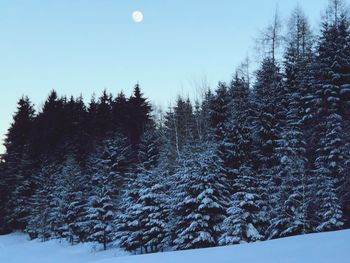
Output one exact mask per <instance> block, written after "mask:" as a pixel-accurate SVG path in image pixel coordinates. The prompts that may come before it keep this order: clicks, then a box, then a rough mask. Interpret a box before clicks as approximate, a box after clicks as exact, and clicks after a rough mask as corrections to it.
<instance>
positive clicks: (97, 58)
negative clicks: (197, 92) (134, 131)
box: [0, 0, 327, 152]
mask: <svg viewBox="0 0 350 263" xmlns="http://www.w3.org/2000/svg"><path fill="white" fill-rule="evenodd" d="M297 3H298V1H297V0H280V1H278V0H0V118H1V119H0V138H1V136H2V135H3V134H4V133H5V132H6V130H7V128H8V126H9V123H10V121H11V119H12V113H13V112H14V111H15V109H16V102H17V100H18V98H19V97H20V96H21V95H22V94H25V95H28V96H29V97H30V98H31V99H32V101H33V102H34V103H35V105H36V108H39V107H40V105H41V103H42V102H43V101H44V100H45V98H46V96H47V94H48V93H49V91H50V90H52V89H56V90H57V91H58V92H59V94H66V95H71V94H73V95H79V94H80V93H82V94H83V95H84V97H85V98H86V99H88V98H90V96H91V94H92V93H93V92H96V93H97V94H100V92H101V91H102V90H103V89H104V88H107V89H108V90H109V91H111V92H113V93H117V92H118V91H120V90H123V91H124V92H125V93H126V94H127V95H129V94H130V93H131V91H132V88H133V86H134V84H135V83H136V82H137V81H139V82H140V84H141V87H142V89H143V92H144V93H145V95H146V96H147V97H149V98H150V100H151V101H152V102H154V103H156V104H162V105H164V106H166V105H168V104H169V103H170V102H171V101H172V100H173V99H174V97H175V96H176V95H177V94H182V95H189V96H193V95H194V88H193V83H194V82H196V81H201V80H202V79H203V78H204V77H206V78H207V80H208V82H209V84H210V85H211V86H215V85H216V83H217V82H218V81H219V80H222V81H226V80H229V79H230V77H231V75H232V73H233V71H234V68H235V67H236V66H237V65H238V64H239V63H240V62H241V61H242V60H243V59H244V58H245V56H246V55H247V54H250V55H253V54H252V51H253V47H254V44H253V38H254V37H255V36H256V35H257V33H258V32H259V29H262V28H264V27H265V26H266V24H267V23H268V22H269V21H270V20H271V18H272V15H273V13H274V11H275V8H276V5H277V4H278V7H279V10H280V13H281V15H282V17H283V18H286V17H288V15H289V13H290V11H291V10H292V9H293V8H294V7H295V6H296V5H297ZM326 4H327V0H305V1H300V5H301V6H302V7H303V8H304V11H305V12H306V13H307V14H308V16H309V18H310V22H311V23H312V25H313V26H314V27H317V26H318V24H319V21H320V14H321V12H322V11H323V10H324V8H325V6H326ZM134 10H141V11H142V12H143V13H144V21H143V22H142V23H138V24H136V23H134V22H133V21H132V19H131V13H132V12H133V11H134ZM2 151H3V148H0V152H2Z"/></svg>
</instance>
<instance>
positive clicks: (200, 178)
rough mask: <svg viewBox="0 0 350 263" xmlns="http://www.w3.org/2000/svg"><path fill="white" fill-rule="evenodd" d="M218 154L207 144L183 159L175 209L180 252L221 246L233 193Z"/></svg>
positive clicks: (175, 234) (174, 225) (176, 245)
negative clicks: (229, 200)
mask: <svg viewBox="0 0 350 263" xmlns="http://www.w3.org/2000/svg"><path fill="white" fill-rule="evenodd" d="M216 153H217V151H216V149H215V147H214V145H213V144H209V145H208V143H207V144H206V146H204V145H202V146H201V147H198V148H197V149H196V150H195V151H194V150H192V151H190V152H189V155H187V156H185V157H184V158H183V159H181V160H180V163H179V167H178V169H177V173H176V176H177V178H178V179H177V180H178V185H177V186H176V188H177V189H178V191H177V194H176V197H175V199H174V205H173V207H172V209H173V213H174V214H173V215H172V217H174V219H175V220H174V222H172V224H173V233H174V241H173V243H174V247H175V248H176V249H191V248H203V247H211V246H215V245H217V244H218V239H219V237H220V234H221V231H220V224H221V223H222V221H223V220H224V218H225V214H226V211H225V210H226V207H227V202H228V195H229V192H228V186H227V180H226V177H225V175H224V174H223V171H222V160H221V159H220V158H219V157H218V156H217V155H216Z"/></svg>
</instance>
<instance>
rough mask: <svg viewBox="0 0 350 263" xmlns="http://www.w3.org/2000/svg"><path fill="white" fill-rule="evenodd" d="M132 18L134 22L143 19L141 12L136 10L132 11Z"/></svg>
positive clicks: (139, 21)
mask: <svg viewBox="0 0 350 263" xmlns="http://www.w3.org/2000/svg"><path fill="white" fill-rule="evenodd" d="M132 20H134V22H135V23H141V22H142V20H143V14H142V12H141V11H138V10H137V11H134V12H132Z"/></svg>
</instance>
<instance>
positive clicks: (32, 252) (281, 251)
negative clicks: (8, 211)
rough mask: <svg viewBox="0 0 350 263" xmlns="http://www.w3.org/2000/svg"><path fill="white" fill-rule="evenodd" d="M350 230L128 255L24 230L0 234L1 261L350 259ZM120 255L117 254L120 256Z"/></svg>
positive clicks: (129, 262)
mask: <svg viewBox="0 0 350 263" xmlns="http://www.w3.org/2000/svg"><path fill="white" fill-rule="evenodd" d="M349 241H350V230H343V231H337V232H329V233H320V234H311V235H306V236H297V237H290V238H284V239H279V240H272V241H266V242H259V243H254V244H246V245H238V246H228V247H219V248H209V249H197V250H187V251H180V252H165V253H158V254H147V255H139V256H129V255H127V254H126V253H124V252H122V251H119V250H117V249H110V250H107V251H106V252H100V251H96V250H95V249H94V248H93V245H92V244H91V243H88V244H79V245H76V246H69V245H68V244H66V243H60V242H58V241H57V240H56V241H54V240H52V241H49V242H44V243H42V242H38V241H35V240H34V241H27V237H26V236H25V235H23V234H18V233H16V234H10V235H4V236H0V262H1V263H12V262H13V263H18V262H25V263H32V262H33V263H34V262H35V263H37V262H45V263H56V262H57V263H58V262H64V263H78V262H96V263H114V262H118V263H157V262H166V263H175V262H176V263H192V262H200V263H212V262H215V263H229V262H230V263H232V262H235V263H240V262H244V263H248V262H249V263H255V262H259V263H265V262H266V263H274V262H276V263H290V262H298V263H303V262H305V263H313V262H317V263H322V262H325V263H326V262H327V263H329V262H335V263H339V262H349V258H348V257H347V251H348V249H349V246H350V245H349ZM117 257H118V258H117Z"/></svg>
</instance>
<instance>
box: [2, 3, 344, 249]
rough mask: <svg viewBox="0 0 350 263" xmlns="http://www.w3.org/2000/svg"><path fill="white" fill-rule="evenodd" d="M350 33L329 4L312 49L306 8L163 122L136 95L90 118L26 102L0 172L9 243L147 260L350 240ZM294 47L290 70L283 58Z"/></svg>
mask: <svg viewBox="0 0 350 263" xmlns="http://www.w3.org/2000/svg"><path fill="white" fill-rule="evenodd" d="M349 26H350V20H349V17H348V15H347V13H346V6H345V4H344V3H343V2H342V1H340V0H330V2H329V6H328V8H327V11H326V12H325V15H324V17H323V18H322V25H321V30H320V32H319V33H318V35H317V36H314V33H313V32H312V30H311V28H310V25H309V23H308V19H307V17H306V15H305V14H304V13H303V11H302V10H301V9H300V8H296V9H295V10H294V11H293V13H292V15H291V18H290V20H289V23H288V33H287V34H286V36H285V37H282V34H281V33H280V32H281V31H280V22H279V18H278V16H277V15H275V17H274V19H273V23H272V24H271V25H270V26H269V27H268V28H267V29H266V31H264V34H263V36H262V38H261V42H262V43H263V47H264V56H263V59H262V60H261V63H260V65H259V68H258V70H257V71H256V72H255V74H254V76H255V81H254V83H251V77H250V74H249V71H248V70H247V69H248V65H247V64H242V66H241V67H240V68H238V69H237V71H236V73H235V74H234V76H233V78H232V81H231V82H230V83H224V82H220V83H219V84H218V86H217V88H216V89H215V90H214V91H212V90H210V89H206V90H205V92H204V95H203V98H202V99H201V100H199V101H195V102H192V101H191V100H190V99H188V98H183V97H178V98H177V99H176V101H175V104H174V105H173V106H171V107H169V108H168V109H167V111H166V112H165V113H164V114H162V115H161V116H155V111H154V110H152V106H151V103H150V102H149V101H148V99H147V98H146V97H144V95H143V94H142V92H141V89H140V86H139V85H138V84H137V85H136V86H135V88H134V91H133V94H132V95H131V96H130V97H127V96H125V94H123V93H119V94H118V95H117V96H115V97H114V96H113V95H112V94H109V93H108V92H107V91H104V92H103V93H102V95H101V96H100V97H98V98H96V97H95V96H93V97H92V99H91V101H90V102H89V104H88V105H86V104H85V103H84V101H83V98H82V97H81V96H80V97H77V98H75V97H71V98H67V97H59V96H58V94H57V93H56V92H55V91H52V92H51V93H50V94H49V96H48V98H47V100H46V101H45V103H44V105H43V107H42V108H41V109H40V110H39V111H38V112H35V110H34V106H33V104H32V103H31V101H30V99H29V98H28V97H25V96H24V97H22V98H21V99H20V100H19V102H18V108H17V111H16V113H15V114H14V117H13V122H12V124H11V127H10V128H9V130H8V133H7V135H6V140H5V144H4V145H5V147H6V152H5V154H4V155H3V156H2V158H1V162H0V200H1V202H0V231H1V232H2V233H8V232H11V231H18V230H20V231H24V232H26V233H28V234H29V235H30V237H31V238H40V239H42V240H43V241H45V240H48V239H52V238H65V239H67V240H69V241H70V242H71V243H72V244H75V243H78V242H86V241H94V242H98V243H101V244H102V245H103V247H104V249H107V248H108V246H113V245H118V246H120V247H122V248H124V249H125V250H127V251H133V252H138V253H139V252H140V253H148V252H156V251H163V250H164V249H168V248H169V247H172V248H174V249H176V250H182V249H191V248H204V247H212V246H218V245H229V244H239V243H246V242H254V241H258V240H267V239H273V238H279V237H287V236H292V235H298V234H306V233H313V232H322V231H332V230H338V229H343V228H347V227H349V226H350V29H349ZM281 39H283V45H282V48H283V56H282V57H281V58H279V56H278V55H277V54H278V47H279V44H280V43H281V42H282V41H281Z"/></svg>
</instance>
